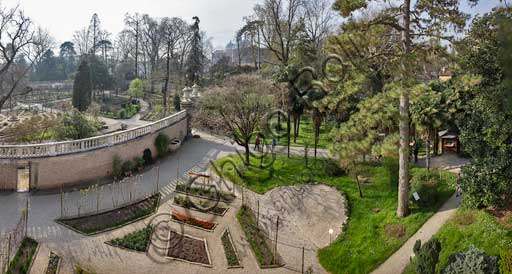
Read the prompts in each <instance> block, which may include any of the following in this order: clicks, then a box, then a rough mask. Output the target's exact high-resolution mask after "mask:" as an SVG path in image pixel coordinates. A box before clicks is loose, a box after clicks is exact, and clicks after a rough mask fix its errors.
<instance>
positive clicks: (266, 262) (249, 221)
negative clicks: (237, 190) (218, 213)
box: [237, 206, 283, 268]
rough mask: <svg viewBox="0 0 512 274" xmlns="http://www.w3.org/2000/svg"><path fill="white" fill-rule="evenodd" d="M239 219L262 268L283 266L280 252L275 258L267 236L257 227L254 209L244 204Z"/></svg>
mask: <svg viewBox="0 0 512 274" xmlns="http://www.w3.org/2000/svg"><path fill="white" fill-rule="evenodd" d="M237 219H238V222H239V223H240V226H241V227H242V230H243V231H244V233H245V236H246V237H247V241H248V242H249V245H250V246H251V249H252V251H253V253H254V256H255V257H256V260H257V261H258V264H259V266H260V268H269V267H277V266H282V265H283V264H282V263H281V258H280V256H279V254H276V256H275V259H274V254H273V252H272V250H271V249H270V245H269V243H268V240H267V237H265V235H264V232H263V231H262V230H260V229H257V226H256V221H255V218H254V214H253V213H252V211H251V210H250V209H249V208H247V207H246V206H242V207H241V208H240V210H239V211H238V214H237Z"/></svg>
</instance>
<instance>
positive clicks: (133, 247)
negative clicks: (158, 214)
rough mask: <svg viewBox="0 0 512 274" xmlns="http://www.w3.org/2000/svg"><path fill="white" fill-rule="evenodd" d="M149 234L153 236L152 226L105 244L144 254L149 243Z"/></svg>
mask: <svg viewBox="0 0 512 274" xmlns="http://www.w3.org/2000/svg"><path fill="white" fill-rule="evenodd" d="M151 234H153V226H152V225H148V226H146V227H145V228H143V229H140V230H137V231H135V232H132V233H130V234H128V235H126V236H123V237H120V238H116V239H113V240H111V241H108V242H106V244H108V245H111V246H115V247H118V248H122V249H126V250H130V251H137V252H146V251H147V250H148V248H149V245H150V243H151Z"/></svg>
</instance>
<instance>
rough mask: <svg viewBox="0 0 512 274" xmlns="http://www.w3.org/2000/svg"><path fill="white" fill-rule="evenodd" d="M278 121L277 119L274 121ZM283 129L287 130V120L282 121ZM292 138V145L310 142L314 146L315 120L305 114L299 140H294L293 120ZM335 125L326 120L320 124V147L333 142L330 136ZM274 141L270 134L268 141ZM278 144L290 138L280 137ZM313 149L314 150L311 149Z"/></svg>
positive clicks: (325, 146)
mask: <svg viewBox="0 0 512 274" xmlns="http://www.w3.org/2000/svg"><path fill="white" fill-rule="evenodd" d="M274 122H275V123H277V119H275V121H274ZM281 125H282V130H283V131H284V130H286V121H285V122H281ZM291 127H292V128H291V134H292V136H291V138H290V145H291V146H301V147H302V146H304V144H305V143H309V147H311V148H313V147H314V146H315V131H314V128H313V122H312V121H311V118H310V117H308V116H306V115H304V116H302V117H301V120H300V126H299V136H298V137H297V142H293V121H292V122H291ZM332 128H333V125H332V123H331V122H326V121H324V122H323V123H322V125H321V126H320V136H319V138H318V148H327V147H328V145H329V144H330V143H332V140H331V138H330V137H329V133H330V132H331V130H332ZM255 138H256V136H253V138H252V140H251V143H252V144H254V139H255ZM271 141H272V137H271V136H270V135H269V137H268V138H267V140H266V142H267V143H268V144H269V145H270V143H271ZM276 141H277V145H278V146H286V145H287V144H288V143H287V142H288V139H287V138H286V136H285V137H281V138H279V140H277V139H276ZM311 151H312V150H311Z"/></svg>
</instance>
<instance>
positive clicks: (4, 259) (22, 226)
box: [0, 208, 28, 273]
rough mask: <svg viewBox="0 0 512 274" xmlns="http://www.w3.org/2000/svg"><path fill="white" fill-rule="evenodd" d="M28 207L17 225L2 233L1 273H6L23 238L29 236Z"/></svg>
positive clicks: (0, 243) (0, 248)
mask: <svg viewBox="0 0 512 274" xmlns="http://www.w3.org/2000/svg"><path fill="white" fill-rule="evenodd" d="M27 219H28V208H26V209H24V210H23V211H22V212H21V216H20V219H19V220H18V222H17V224H16V227H15V228H14V229H13V230H11V231H8V232H7V233H5V234H3V235H0V273H5V272H6V271H7V268H8V267H9V263H10V262H11V260H12V259H13V257H14V255H15V254H16V251H17V250H18V248H19V247H20V245H21V242H22V241H23V238H25V237H26V236H27V221H28V220H27Z"/></svg>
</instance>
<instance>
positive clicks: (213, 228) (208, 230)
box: [170, 215, 219, 232]
mask: <svg viewBox="0 0 512 274" xmlns="http://www.w3.org/2000/svg"><path fill="white" fill-rule="evenodd" d="M189 217H190V218H193V219H195V218H194V217H191V216H189ZM196 220H198V219H196ZM170 221H171V222H175V223H178V224H182V225H186V226H188V227H191V228H195V229H198V230H202V231H205V232H214V231H215V228H217V226H218V225H219V224H218V223H215V222H212V223H213V227H212V229H206V228H202V227H199V226H195V225H191V224H187V223H185V222H181V221H178V220H174V219H173V218H172V215H171V218H170ZM198 221H202V220H198Z"/></svg>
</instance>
